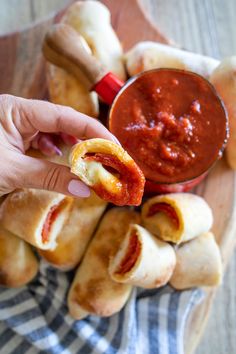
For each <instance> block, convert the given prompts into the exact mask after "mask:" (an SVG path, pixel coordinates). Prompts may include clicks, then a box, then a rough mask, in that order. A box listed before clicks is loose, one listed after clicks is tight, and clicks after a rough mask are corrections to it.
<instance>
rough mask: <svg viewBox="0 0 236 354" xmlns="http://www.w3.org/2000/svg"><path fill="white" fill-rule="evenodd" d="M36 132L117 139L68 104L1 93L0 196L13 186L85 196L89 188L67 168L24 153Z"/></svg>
mask: <svg viewBox="0 0 236 354" xmlns="http://www.w3.org/2000/svg"><path fill="white" fill-rule="evenodd" d="M39 132H43V133H60V132H63V133H64V134H69V135H72V136H76V137H77V138H94V137H100V138H104V139H108V140H113V141H115V142H117V139H116V138H115V137H114V136H113V135H112V134H111V133H110V132H109V131H108V130H107V129H106V128H105V127H104V126H103V125H102V124H101V123H99V122H98V121H96V120H95V119H93V118H90V117H88V116H86V115H84V114H82V113H78V112H77V111H75V110H73V109H72V108H69V107H64V106H60V105H55V104H52V103H49V102H44V101H37V100H27V99H23V98H19V97H14V96H10V95H0V166H1V168H0V195H3V194H6V193H9V192H12V191H13V190H15V189H16V188H38V189H47V190H50V191H55V192H59V193H63V194H66V195H74V196H78V197H88V196H89V194H90V190H89V188H88V187H87V186H86V185H85V184H84V183H83V182H81V181H79V180H78V178H77V177H75V176H74V175H73V174H72V173H70V170H69V168H68V167H65V166H62V165H58V164H56V163H53V162H49V161H46V160H40V159H36V158H33V157H29V156H26V155H25V151H26V150H27V149H28V148H29V146H30V144H31V142H32V141H33V140H34V139H35V137H36V136H37V135H38V133H39Z"/></svg>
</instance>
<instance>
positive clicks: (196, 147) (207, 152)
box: [109, 69, 228, 184]
mask: <svg viewBox="0 0 236 354" xmlns="http://www.w3.org/2000/svg"><path fill="white" fill-rule="evenodd" d="M109 128H110V130H111V132H112V133H113V134H114V135H115V136H116V137H117V138H118V139H119V141H120V142H121V144H122V146H123V147H124V148H125V150H127V151H128V153H129V154H130V155H131V156H132V157H133V159H134V160H135V161H136V162H137V164H138V165H139V166H140V168H141V169H142V171H143V172H144V175H145V177H146V178H147V179H149V180H151V181H154V182H159V183H167V184H168V183H177V182H183V181H186V180H191V179H193V178H195V177H196V176H199V175H201V174H202V173H204V172H206V171H207V170H208V169H209V167H210V166H211V165H212V164H213V163H214V162H215V161H216V160H217V159H218V158H220V157H221V154H222V151H223V148H224V145H225V143H226V140H227V134H228V120H227V114H226V111H225V109H224V106H223V104H222V102H221V100H220V98H219V97H218V96H217V94H216V91H215V89H214V88H213V86H212V85H211V84H210V83H209V82H208V81H207V80H205V79H204V78H203V77H201V76H199V75H197V74H195V73H192V72H188V71H184V70H175V69H158V70H151V71H147V72H144V73H142V74H141V75H139V76H137V77H136V78H134V79H133V80H132V79H131V80H130V81H129V83H128V84H127V85H125V89H122V90H121V91H120V93H119V94H118V95H117V97H116V99H115V101H114V103H113V105H112V109H111V112H110V120H109Z"/></svg>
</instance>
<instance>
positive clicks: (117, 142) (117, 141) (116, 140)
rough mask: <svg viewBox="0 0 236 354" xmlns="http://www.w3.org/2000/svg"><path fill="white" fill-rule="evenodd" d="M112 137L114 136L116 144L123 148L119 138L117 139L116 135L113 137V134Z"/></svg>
mask: <svg viewBox="0 0 236 354" xmlns="http://www.w3.org/2000/svg"><path fill="white" fill-rule="evenodd" d="M112 136H113V139H114V141H115V142H116V144H118V145H120V146H121V143H120V142H119V140H118V139H117V137H116V136H115V135H113V134H112Z"/></svg>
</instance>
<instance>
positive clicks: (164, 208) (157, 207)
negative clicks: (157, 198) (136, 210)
mask: <svg viewBox="0 0 236 354" xmlns="http://www.w3.org/2000/svg"><path fill="white" fill-rule="evenodd" d="M160 212H162V213H165V214H166V215H167V216H168V217H169V218H170V219H171V220H172V222H173V224H174V225H175V227H176V228H177V229H178V228H179V218H178V215H177V213H176V211H175V209H174V208H173V207H172V206H171V205H170V204H167V203H156V204H153V205H151V207H150V208H149V210H148V214H147V216H148V217H151V216H153V215H155V214H157V213H160Z"/></svg>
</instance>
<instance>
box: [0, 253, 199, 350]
mask: <svg viewBox="0 0 236 354" xmlns="http://www.w3.org/2000/svg"><path fill="white" fill-rule="evenodd" d="M72 278H73V273H72V272H69V273H62V272H59V271H57V270H55V269H53V268H52V267H50V266H49V265H48V264H46V262H45V261H43V260H41V263H40V271H39V274H38V276H37V278H36V279H35V280H34V281H33V282H31V283H30V284H29V285H28V286H25V287H23V288H21V289H5V288H0V320H1V322H0V353H1V354H2V353H3V354H13V353H14V354H25V353H27V354H36V353H37V354H38V353H47V354H74V353H81V354H90V353H91V354H114V353H118V354H139V353H140V354H146V353H148V354H149V353H150V354H183V353H184V347H183V338H184V331H185V323H186V319H187V317H188V315H189V313H190V312H191V310H192V309H193V307H194V306H195V305H196V304H197V303H199V301H201V299H202V297H203V293H202V291H201V290H200V289H193V290H189V291H182V292H180V291H175V290H173V289H172V288H171V287H169V286H166V287H164V288H162V289H158V290H144V289H139V288H136V289H134V290H133V292H132V295H131V296H130V299H129V301H128V303H127V304H126V306H125V307H124V309H123V310H122V311H121V312H120V313H118V314H116V315H114V316H111V317H110V318H99V317H97V316H89V317H87V318H86V319H84V320H81V321H74V320H73V319H72V318H71V317H70V316H69V314H68V309H67V306H66V296H67V291H68V287H69V284H70V283H71V281H72Z"/></svg>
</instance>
